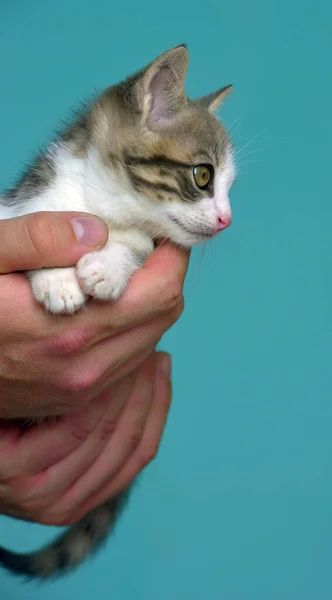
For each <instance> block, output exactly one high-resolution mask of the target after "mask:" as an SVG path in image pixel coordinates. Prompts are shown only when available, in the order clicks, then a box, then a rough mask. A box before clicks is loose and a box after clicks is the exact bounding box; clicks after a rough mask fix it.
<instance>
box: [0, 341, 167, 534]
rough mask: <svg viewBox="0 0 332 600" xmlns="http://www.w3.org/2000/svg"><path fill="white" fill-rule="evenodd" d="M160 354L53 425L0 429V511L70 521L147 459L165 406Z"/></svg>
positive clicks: (159, 432)
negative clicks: (86, 404)
mask: <svg viewBox="0 0 332 600" xmlns="http://www.w3.org/2000/svg"><path fill="white" fill-rule="evenodd" d="M168 364H169V359H168V357H167V355H163V354H161V353H160V354H155V353H154V354H153V355H151V356H150V357H149V358H148V359H147V360H146V361H145V362H144V364H143V365H141V367H139V368H138V369H137V370H136V371H134V372H132V373H130V375H128V376H126V377H123V378H122V379H120V380H119V381H117V382H116V383H114V384H113V385H111V386H109V388H108V389H107V390H105V391H104V392H102V393H101V394H99V396H98V397H97V398H95V399H94V400H93V401H91V402H90V403H89V405H88V406H86V407H84V408H82V409H80V410H77V411H76V412H75V413H74V414H72V415H69V416H67V417H63V418H61V419H60V420H59V421H58V422H55V423H53V424H52V423H50V424H44V425H43V426H41V427H39V426H38V425H36V426H34V427H32V428H31V429H28V430H27V431H25V432H23V433H22V431H20V429H19V428H18V427H16V426H15V425H13V426H8V425H7V426H4V425H2V426H0V439H1V443H0V512H1V513H3V514H8V515H10V516H14V517H17V518H21V519H24V520H30V521H37V522H38V523H43V524H46V525H72V524H73V523H75V522H77V521H78V520H79V519H81V518H83V517H84V516H85V515H86V514H87V513H88V512H90V511H91V510H93V509H94V508H95V507H97V506H98V505H99V504H101V503H102V502H105V501H107V500H108V499H109V498H110V497H113V496H115V495H116V494H118V493H119V492H120V491H121V490H122V489H124V488H126V487H127V486H128V485H129V484H130V483H131V481H132V480H133V479H134V478H135V477H136V475H138V473H139V472H140V471H141V470H142V469H143V468H144V467H145V466H146V465H147V464H148V463H149V462H150V461H151V460H152V459H153V458H154V456H155V454H156V453H157V450H158V445H159V443H160V439H161V435H162V431H163V428H164V425H165V421H166V417H167V414H168V409H169V405H170V383H169V372H168Z"/></svg>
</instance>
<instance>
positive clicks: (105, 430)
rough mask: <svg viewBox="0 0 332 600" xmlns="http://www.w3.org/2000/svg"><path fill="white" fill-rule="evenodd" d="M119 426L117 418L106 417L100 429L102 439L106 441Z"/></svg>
mask: <svg viewBox="0 0 332 600" xmlns="http://www.w3.org/2000/svg"><path fill="white" fill-rule="evenodd" d="M116 426H117V421H116V419H115V418H113V419H112V418H105V419H104V420H103V423H102V425H101V431H100V439H101V441H106V440H108V438H109V437H110V436H111V435H113V433H114V431H115V429H116Z"/></svg>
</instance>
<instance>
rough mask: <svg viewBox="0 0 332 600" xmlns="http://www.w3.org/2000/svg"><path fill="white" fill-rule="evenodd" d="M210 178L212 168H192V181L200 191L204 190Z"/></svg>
mask: <svg viewBox="0 0 332 600" xmlns="http://www.w3.org/2000/svg"><path fill="white" fill-rule="evenodd" d="M211 178H212V167H209V166H208V165H197V167H194V179H195V183H196V185H197V187H199V189H200V190H205V189H206V188H207V187H208V185H209V183H210V181H211Z"/></svg>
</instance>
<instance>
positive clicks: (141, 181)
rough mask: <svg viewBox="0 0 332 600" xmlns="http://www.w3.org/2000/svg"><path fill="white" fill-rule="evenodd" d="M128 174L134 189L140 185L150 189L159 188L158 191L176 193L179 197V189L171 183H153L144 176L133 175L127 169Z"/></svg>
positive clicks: (140, 187) (139, 187)
mask: <svg viewBox="0 0 332 600" xmlns="http://www.w3.org/2000/svg"><path fill="white" fill-rule="evenodd" d="M129 176H130V179H131V182H132V184H133V186H134V187H135V188H136V189H142V187H147V188H150V189H151V190H156V191H158V190H159V191H160V192H167V193H168V194H176V196H179V198H181V194H180V192H179V190H177V189H176V188H173V187H172V186H171V185H167V184H166V183H153V182H152V181H148V180H147V179H145V178H144V177H139V175H135V174H134V173H132V172H131V171H129Z"/></svg>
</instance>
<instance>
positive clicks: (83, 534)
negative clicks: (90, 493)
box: [0, 46, 235, 578]
mask: <svg viewBox="0 0 332 600" xmlns="http://www.w3.org/2000/svg"><path fill="white" fill-rule="evenodd" d="M187 65H188V52H187V48H186V47H185V46H178V47H176V48H174V49H172V50H169V51H168V52H166V53H164V54H163V55H161V56H160V57H159V58H157V59H156V60H155V61H153V62H152V63H151V64H149V65H148V66H147V67H146V68H144V69H143V70H141V71H139V72H138V73H136V74H135V75H133V76H131V77H129V78H127V79H126V80H125V81H123V82H121V83H120V84H118V85H116V86H113V87H111V88H109V89H107V90H106V91H105V92H104V93H103V94H101V95H100V96H99V97H98V99H97V100H96V101H95V102H94V103H92V104H91V105H90V106H89V108H88V109H87V110H86V112H85V113H84V114H82V115H81V116H80V117H79V118H78V119H77V120H76V122H74V124H73V125H71V126H70V127H69V128H68V129H67V130H66V131H64V132H63V133H61V134H60V135H58V137H57V138H56V139H55V141H53V142H52V143H51V144H50V145H49V147H48V148H47V150H46V151H45V152H43V153H42V154H40V155H39V156H38V157H37V159H36V161H35V162H34V164H33V165H32V166H31V167H30V168H29V169H28V171H27V172H26V173H25V174H24V175H23V176H22V178H21V180H20V181H19V182H18V183H17V185H16V186H15V187H14V188H13V189H10V190H9V191H7V192H6V193H5V194H4V195H3V196H1V197H0V218H1V219H6V218H11V217H16V216H19V215H24V214H27V213H33V212H38V211H45V210H50V211H67V210H68V211H79V212H87V213H92V214H95V215H98V216H99V217H101V218H103V219H104V220H105V221H106V223H107V224H108V227H109V239H108V242H107V244H106V246H105V247H104V248H103V249H101V250H99V251H97V252H92V253H90V254H86V255H85V256H84V257H83V258H81V259H80V261H79V262H78V264H77V265H76V267H73V268H53V269H41V270H38V271H32V272H30V273H29V274H28V275H29V278H30V281H31V285H32V290H33V294H34V296H35V298H36V300H37V301H39V302H40V303H42V304H43V305H44V306H45V308H47V309H48V310H49V311H51V312H53V313H73V312H75V311H76V310H78V309H79V308H80V307H82V306H83V305H84V304H85V302H86V300H87V298H88V297H92V298H95V299H98V300H116V299H117V298H118V297H119V296H120V295H121V294H122V292H123V291H124V290H125V288H126V286H127V284H128V281H129V279H130V277H131V275H132V274H133V273H134V272H135V271H136V270H137V269H139V268H140V267H141V266H142V265H143V263H144V261H145V260H146V258H147V257H148V255H149V254H150V253H151V252H152V251H153V248H154V241H155V239H156V238H168V239H170V240H172V241H173V242H175V243H176V244H179V245H181V246H183V247H188V248H189V247H191V246H194V245H196V244H200V243H203V242H205V241H207V240H208V239H210V238H213V237H214V236H216V235H217V234H218V233H219V232H220V231H221V230H223V229H225V228H226V227H228V225H230V223H231V208H230V203H229V198H228V192H229V189H230V187H231V185H232V183H233V180H234V177H235V166H234V157H233V149H232V145H231V142H230V140H229V138H228V136H227V133H226V130H225V129H224V127H223V126H222V124H221V123H220V121H219V120H218V119H217V118H216V117H215V115H214V112H215V111H216V110H217V108H218V107H219V105H220V104H221V103H222V101H223V99H224V98H225V97H226V96H227V95H228V94H229V92H230V91H231V86H227V87H224V88H222V89H220V90H218V91H217V92H214V93H212V94H209V95H208V96H205V97H203V98H200V99H197V100H190V99H189V98H188V97H187V96H186V94H185V90H184V83H185V75H186V71H187ZM126 495H127V493H125V494H120V495H118V496H117V497H116V498H113V499H111V500H110V501H109V502H107V503H106V504H104V505H103V506H101V507H99V508H97V509H95V510H94V511H93V512H92V513H90V514H89V515H88V516H87V517H85V518H84V519H83V520H82V521H81V522H79V523H78V524H77V525H75V526H73V527H71V528H69V530H68V531H67V532H65V534H64V535H63V536H61V537H60V538H58V539H57V540H56V541H55V542H54V543H53V544H51V545H49V546H48V547H46V548H44V549H42V550H40V551H38V552H35V553H32V554H29V555H23V554H16V553H13V552H9V551H7V550H5V549H1V548H0V564H1V563H2V565H3V566H5V567H6V568H8V569H9V570H11V571H14V572H16V573H19V574H23V575H26V576H28V577H37V578H47V577H52V576H55V575H57V574H60V573H61V572H64V571H66V570H68V569H70V568H73V567H74V566H76V565H78V564H79V563H80V562H81V561H82V560H83V559H84V558H85V557H86V556H87V555H88V554H89V553H91V552H92V551H93V550H94V549H95V548H96V547H97V546H99V545H100V543H101V542H102V541H103V540H104V539H106V537H107V534H108V533H109V532H110V530H111V529H112V527H113V525H114V524H115V521H116V517H117V515H118V513H119V510H120V508H121V507H122V505H123V502H124V500H125V498H126Z"/></svg>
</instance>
